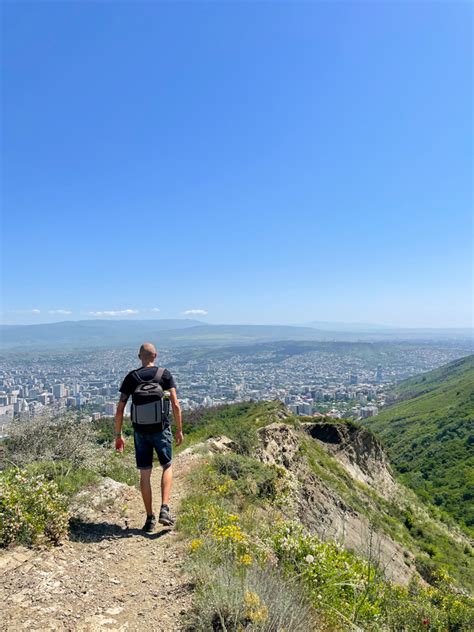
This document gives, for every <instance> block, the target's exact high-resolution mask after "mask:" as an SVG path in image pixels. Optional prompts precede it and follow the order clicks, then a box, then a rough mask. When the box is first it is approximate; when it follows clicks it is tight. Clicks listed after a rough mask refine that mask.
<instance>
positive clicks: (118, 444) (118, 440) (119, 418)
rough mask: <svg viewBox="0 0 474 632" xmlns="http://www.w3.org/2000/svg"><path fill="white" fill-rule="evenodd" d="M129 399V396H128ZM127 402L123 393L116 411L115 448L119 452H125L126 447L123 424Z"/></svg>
mask: <svg viewBox="0 0 474 632" xmlns="http://www.w3.org/2000/svg"><path fill="white" fill-rule="evenodd" d="M127 399H128V398H127ZM126 404H127V400H125V401H124V399H123V395H122V396H121V397H120V401H119V403H118V404H117V410H116V412H115V449H116V450H117V451H118V452H123V449H124V447H125V441H124V440H123V436H122V424H123V411H124V410H125V406H126Z"/></svg>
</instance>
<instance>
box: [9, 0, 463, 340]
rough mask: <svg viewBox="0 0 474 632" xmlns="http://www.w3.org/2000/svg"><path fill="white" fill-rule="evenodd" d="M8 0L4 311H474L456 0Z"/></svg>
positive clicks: (89, 314)
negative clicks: (86, 0) (450, 0)
mask: <svg viewBox="0 0 474 632" xmlns="http://www.w3.org/2000/svg"><path fill="white" fill-rule="evenodd" d="M2 14H3V15H2V62H3V64H2V65H3V70H2V80H3V81H2V129H3V138H2V149H3V160H2V172H3V175H2V184H3V186H2V189H3V191H2V200H1V201H2V207H3V213H2V215H3V218H2V224H3V225H2V246H3V247H2V274H1V276H2V288H1V303H2V304H1V306H0V308H1V312H2V313H1V321H2V322H4V323H10V324H15V323H24V324H28V323H30V324H31V323H34V322H45V321H46V322H47V321H50V322H53V321H61V320H69V319H70V320H73V319H74V320H79V319H83V318H98V319H104V318H112V319H114V318H115V319H119V318H129V319H132V318H145V317H150V318H154V317H157V316H158V317H159V318H176V317H181V318H183V317H186V316H187V315H188V316H190V317H197V318H199V319H203V320H204V321H205V322H209V323H253V324H263V323H282V324H294V323H299V322H301V323H305V322H308V321H314V320H322V321H334V322H351V323H354V322H364V323H366V322H369V323H380V324H383V325H385V324H386V325H388V326H392V327H413V328H416V327H421V328H447V327H471V326H472V314H473V312H472V299H471V297H472V263H473V261H472V210H473V209H472V206H473V205H472V172H473V152H472V131H473V130H472V115H471V113H472V105H473V104H472V70H473V66H472V64H473V61H472V29H471V19H472V6H470V5H469V4H468V3H454V4H453V3H363V2H360V3H290V2H287V3H258V2H254V3H205V2H196V3H140V2H138V3H118V4H117V3H77V2H76V3H69V2H67V3H27V2H23V3H22V2H19V3H4V5H3V7H2ZM157 310H159V311H157ZM204 312H206V313H204Z"/></svg>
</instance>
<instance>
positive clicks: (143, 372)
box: [119, 366, 176, 402]
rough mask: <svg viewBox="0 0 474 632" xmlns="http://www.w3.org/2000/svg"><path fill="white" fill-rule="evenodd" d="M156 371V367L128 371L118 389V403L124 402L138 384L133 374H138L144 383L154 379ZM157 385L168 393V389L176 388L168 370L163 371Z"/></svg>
mask: <svg viewBox="0 0 474 632" xmlns="http://www.w3.org/2000/svg"><path fill="white" fill-rule="evenodd" d="M156 371H157V367H156V366H141V367H140V368H139V369H136V370H135V371H130V373H129V374H128V375H127V376H126V377H125V379H124V381H123V382H122V386H121V387H120V389H119V390H120V392H121V393H122V395H121V396H120V401H122V402H126V401H127V400H128V398H129V397H130V395H131V394H132V393H133V392H134V391H135V389H136V388H137V386H138V385H139V384H140V381H139V380H137V378H136V375H135V373H138V375H139V376H140V378H141V379H142V380H144V381H145V382H146V381H148V380H151V379H152V378H154V377H155V374H156ZM158 383H159V385H160V386H161V388H162V389H163V390H164V391H169V390H170V388H176V383H175V381H174V378H173V376H172V375H171V373H170V372H169V371H168V369H165V370H164V371H163V375H162V376H161V378H160V380H159V382H158Z"/></svg>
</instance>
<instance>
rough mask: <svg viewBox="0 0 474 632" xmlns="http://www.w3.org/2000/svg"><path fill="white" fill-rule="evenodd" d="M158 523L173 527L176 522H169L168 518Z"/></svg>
mask: <svg viewBox="0 0 474 632" xmlns="http://www.w3.org/2000/svg"><path fill="white" fill-rule="evenodd" d="M158 522H159V523H160V524H162V525H164V526H165V527H172V526H173V525H174V520H168V519H167V518H162V519H161V520H158Z"/></svg>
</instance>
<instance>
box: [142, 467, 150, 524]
mask: <svg viewBox="0 0 474 632" xmlns="http://www.w3.org/2000/svg"><path fill="white" fill-rule="evenodd" d="M151 472H152V469H151V468H149V469H147V470H140V491H141V493H142V498H143V502H144V504H145V509H146V513H147V516H151V515H152V513H153V509H152V492H151Z"/></svg>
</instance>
